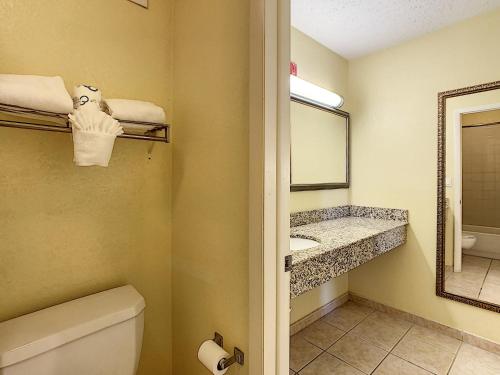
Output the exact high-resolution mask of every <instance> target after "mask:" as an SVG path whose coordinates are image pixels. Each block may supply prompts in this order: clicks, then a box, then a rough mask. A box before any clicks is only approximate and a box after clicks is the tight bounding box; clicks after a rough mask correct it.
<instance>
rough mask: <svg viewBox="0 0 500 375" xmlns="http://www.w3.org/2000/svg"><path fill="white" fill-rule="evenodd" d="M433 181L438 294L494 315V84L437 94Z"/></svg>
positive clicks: (498, 237) (499, 167) (499, 148)
mask: <svg viewBox="0 0 500 375" xmlns="http://www.w3.org/2000/svg"><path fill="white" fill-rule="evenodd" d="M437 174H438V181H437V185H438V192H437V193H438V194H437V261H436V294H437V295H438V296H441V297H444V298H448V299H451V300H454V301H458V302H462V303H466V304H469V305H473V306H476V307H480V308H483V309H487V310H492V311H496V312H500V81H495V82H490V83H485V84H480V85H476V86H470V87H464V88H460V89H455V90H450V91H445V92H441V93H439V94H438V165H437ZM497 212H498V214H497ZM497 241H498V242H497Z"/></svg>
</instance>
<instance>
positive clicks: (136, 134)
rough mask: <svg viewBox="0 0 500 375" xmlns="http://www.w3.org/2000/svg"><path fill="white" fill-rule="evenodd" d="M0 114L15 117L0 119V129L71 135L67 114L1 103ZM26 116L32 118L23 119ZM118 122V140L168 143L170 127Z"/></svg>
mask: <svg viewBox="0 0 500 375" xmlns="http://www.w3.org/2000/svg"><path fill="white" fill-rule="evenodd" d="M0 114H7V115H11V116H16V119H5V118H2V117H0V127H7V128H17V129H29V130H43V131H51V132H60V133H71V126H70V124H69V119H68V115H67V114H63V113H53V112H47V111H39V110H35V109H31V108H24V107H18V106H13V105H6V104H1V103H0ZM19 116H21V117H23V120H20V119H19ZM27 116H29V117H33V118H26V119H24V118H25V117H27ZM119 122H120V124H121V125H122V126H123V128H124V131H125V133H124V134H121V135H119V136H118V137H119V138H128V139H138V140H143V141H153V142H164V143H170V125H167V124H157V123H153V122H140V121H124V120H119ZM127 125H128V127H129V128H133V131H131V130H130V129H127ZM159 133H161V134H159Z"/></svg>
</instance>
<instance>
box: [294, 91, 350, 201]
mask: <svg viewBox="0 0 500 375" xmlns="http://www.w3.org/2000/svg"><path fill="white" fill-rule="evenodd" d="M290 123H291V173H290V180H291V181H290V190H291V191H302V190H322V189H339V188H348V187H349V113H347V112H344V111H341V110H338V109H330V108H325V107H322V106H320V105H317V104H314V103H311V102H308V101H305V100H303V99H299V98H295V97H292V98H291V103H290Z"/></svg>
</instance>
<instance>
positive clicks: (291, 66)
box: [290, 61, 297, 76]
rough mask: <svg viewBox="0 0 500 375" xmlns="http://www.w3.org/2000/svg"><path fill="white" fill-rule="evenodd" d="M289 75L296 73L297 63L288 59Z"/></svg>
mask: <svg viewBox="0 0 500 375" xmlns="http://www.w3.org/2000/svg"><path fill="white" fill-rule="evenodd" d="M290 75H292V76H296V75H297V64H295V63H294V62H293V61H290Z"/></svg>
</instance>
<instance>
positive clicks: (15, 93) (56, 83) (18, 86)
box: [0, 74, 73, 114]
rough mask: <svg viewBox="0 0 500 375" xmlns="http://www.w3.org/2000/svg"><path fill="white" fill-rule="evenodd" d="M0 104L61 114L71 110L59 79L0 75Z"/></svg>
mask: <svg viewBox="0 0 500 375" xmlns="http://www.w3.org/2000/svg"><path fill="white" fill-rule="evenodd" d="M0 103H2V104H8V105H14V106H18V107H25V108H31V109H37V110H41V111H47V112H55V113H63V114H67V113H70V112H71V111H72V110H73V101H72V100H71V96H70V95H69V94H68V91H66V87H64V81H63V80H62V78H61V77H45V76H34V75H18V74H0Z"/></svg>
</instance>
